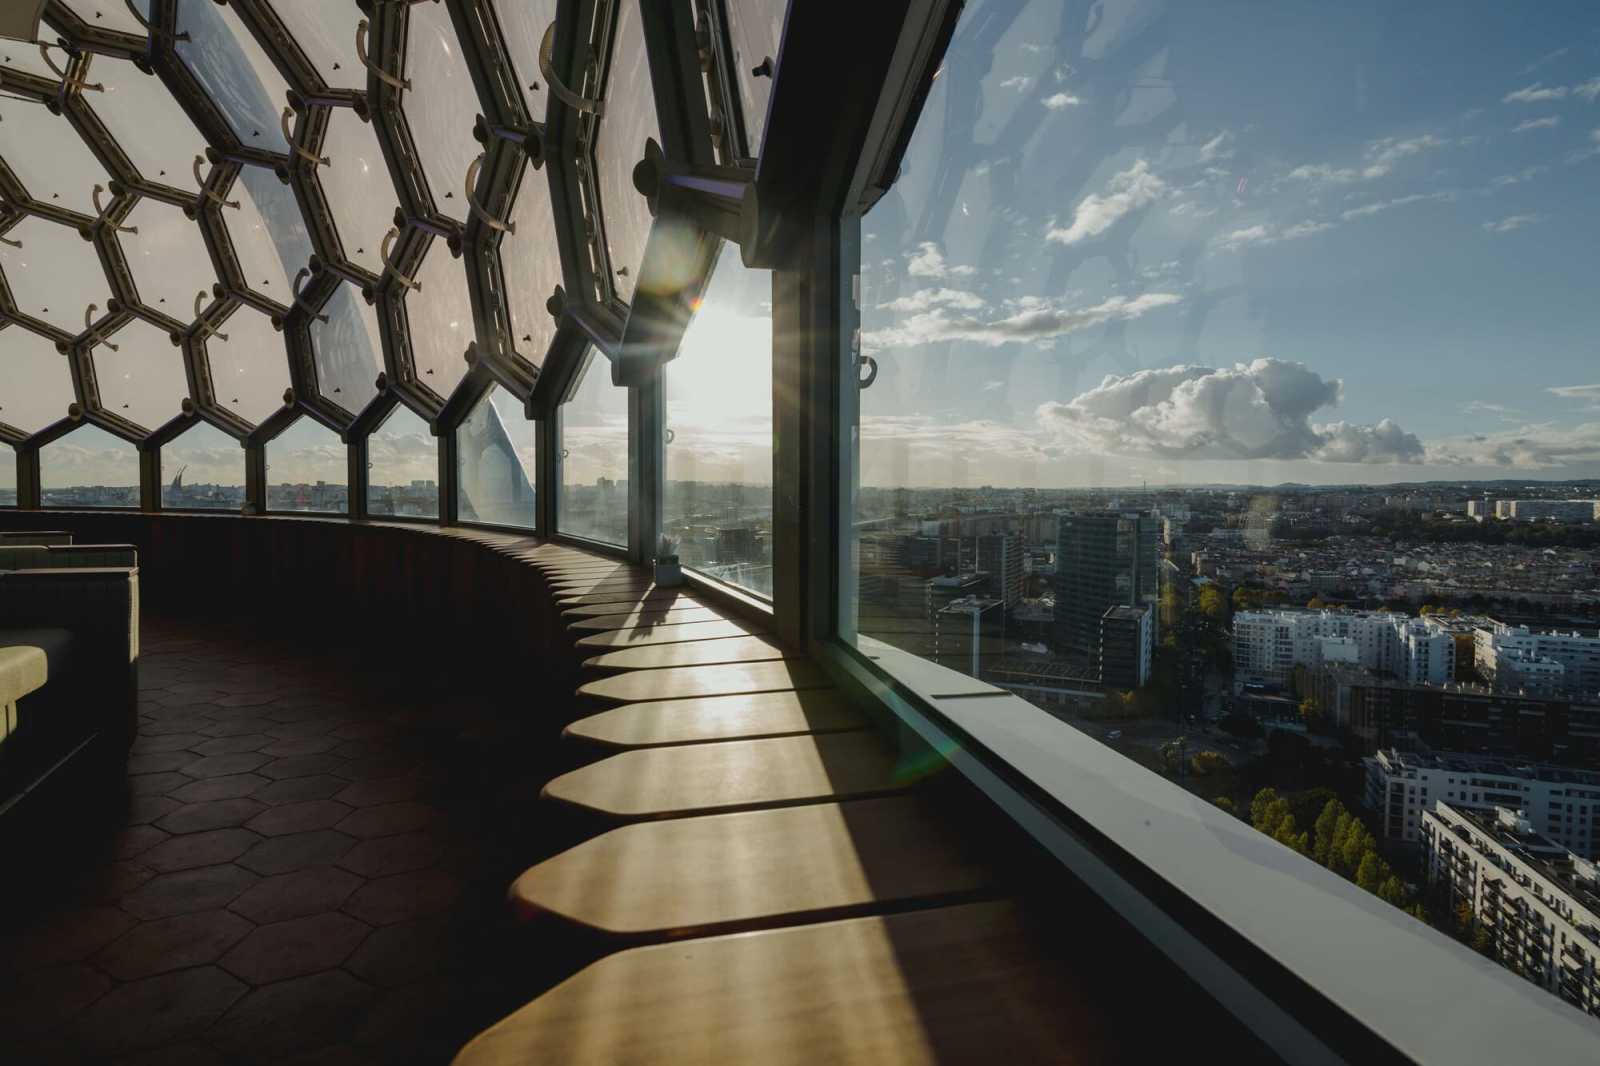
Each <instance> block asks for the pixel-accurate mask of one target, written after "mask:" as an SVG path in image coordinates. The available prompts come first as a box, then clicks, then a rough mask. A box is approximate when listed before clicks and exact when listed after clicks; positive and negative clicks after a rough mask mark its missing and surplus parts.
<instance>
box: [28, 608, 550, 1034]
mask: <svg viewBox="0 0 1600 1066" xmlns="http://www.w3.org/2000/svg"><path fill="white" fill-rule="evenodd" d="M143 636H144V655H143V658H142V660H141V668H140V670H141V673H140V686H141V692H140V713H141V732H140V736H139V739H138V741H137V742H136V744H135V745H134V748H133V754H132V757H131V758H130V760H129V764H128V771H129V777H128V798H127V802H126V809H125V810H112V811H110V812H109V813H108V814H106V815H105V817H102V818H99V819H98V820H97V821H94V822H92V823H91V825H90V828H89V829H88V830H87V831H78V832H81V835H82V837H83V839H82V840H81V841H77V840H74V841H72V842H71V846H70V847H69V852H70V853H71V854H72V855H74V856H77V857H78V862H77V867H76V868H75V869H69V870H65V871H62V870H56V871H53V872H51V873H48V874H46V873H40V874H39V876H40V877H41V878H44V877H48V878H50V880H48V881H46V882H43V883H41V884H40V885H39V886H37V887H38V888H39V891H38V892H37V893H35V895H36V896H37V897H41V898H42V900H43V902H37V901H36V902H34V903H31V904H27V905H24V906H23V907H22V908H21V909H20V912H14V913H13V914H11V915H10V916H8V917H7V918H6V919H5V921H6V925H5V927H4V928H3V929H0V1044H4V1045H5V1051H4V1053H3V1054H0V1058H3V1059H4V1060H5V1061H6V1062H7V1063H18V1064H22V1063H33V1062H58V1061H59V1062H114V1063H124V1062H126V1063H130V1064H131V1063H139V1064H146V1063H187V1064H201V1063H216V1062H294V1063H307V1064H309V1063H329V1064H332V1063H341V1064H343V1063H362V1062H373V1063H404V1062H447V1061H448V1060H449V1058H450V1056H451V1054H452V1053H453V1052H454V1050H455V1049H456V1048H457V1047H459V1046H460V1044H461V1043H462V1041H463V1040H464V1039H465V1038H466V1037H468V1036H470V1035H471V1034H472V1033H473V1032H475V1031H476V1030H477V1029H479V1028H481V1027H482V1026H483V1025H485V1024H487V1023H488V1022H490V1021H492V1020H494V1019H495V1018H497V1017H499V1016H500V1015H502V1014H504V1013H505V1012H506V1011H507V1010H509V1009H511V1008H512V1007H514V1006H515V1005H517V1004H518V1003H520V1002H521V1001H522V999H523V998H525V996H524V995H523V991H522V990H520V989H518V988H517V987H516V985H517V980H516V979H515V978H514V977H512V976H510V975H511V974H514V973H516V972H517V967H516V966H515V964H514V958H513V953H512V950H511V949H510V948H509V947H508V940H507V930H506V928H505V923H506V916H505V907H504V902H503V898H504V893H505V888H506V885H507V884H508V883H509V882H510V880H511V878H512V877H513V876H515V874H516V873H517V872H518V871H520V870H521V869H522V868H523V867H524V866H525V865H527V862H528V861H529V850H530V848H531V845H530V843H529V838H530V835H531V830H530V828H529V826H528V824H527V823H528V821H530V820H531V815H532V811H533V809H534V797H535V796H536V794H537V783H538V782H539V781H542V780H543V776H544V775H542V774H541V773H540V772H539V770H538V769H537V768H532V767H527V766H525V765H523V763H522V761H521V760H520V758H519V756H518V754H517V753H518V752H519V751H526V746H525V745H524V744H523V738H522V737H521V736H520V734H519V728H518V726H517V725H516V722H515V716H514V715H513V714H511V713H509V711H508V709H506V708H500V707H495V706H493V701H492V700H489V699H486V698H484V697H482V696H481V695H478V696H474V697H471V698H464V697H462V696H461V695H459V694H457V695H454V696H451V695H440V693H449V692H450V689H451V685H452V682H451V681H450V679H449V678H448V676H447V672H446V671H445V670H443V669H442V668H441V669H436V670H428V669H423V668H421V667H426V666H428V665H430V664H427V663H425V662H424V663H418V661H417V658H416V655H415V653H410V654H406V655H401V656H392V655H387V656H386V655H378V654H373V653H364V652H357V651H353V650H351V649H348V648H337V647H331V646H329V645H328V644H327V643H326V642H325V641H321V640H317V641H312V640H309V639H306V638H299V639H296V638H293V637H289V638H284V637H277V638H267V637H263V636H262V635H260V634H257V633H252V632H248V631H245V630H242V629H239V628H236V627H227V626H223V627H218V626H215V625H202V624H180V623H173V622H166V621H162V620H160V619H152V618H148V617H147V618H146V619H145V620H144V633H143ZM308 644H309V645H311V646H309V647H308V646H307V645H308ZM432 665H435V666H437V665H438V664H432ZM80 845H81V846H80ZM0 865H4V864H0ZM5 876H6V877H8V878H11V877H14V876H17V875H16V873H15V872H8V873H7V874H6V875H5ZM13 1053H15V1056H16V1057H13Z"/></svg>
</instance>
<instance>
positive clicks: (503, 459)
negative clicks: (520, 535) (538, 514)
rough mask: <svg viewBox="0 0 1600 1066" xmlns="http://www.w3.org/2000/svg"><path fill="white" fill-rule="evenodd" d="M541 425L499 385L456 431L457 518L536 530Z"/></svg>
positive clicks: (464, 520)
mask: <svg viewBox="0 0 1600 1066" xmlns="http://www.w3.org/2000/svg"><path fill="white" fill-rule="evenodd" d="M538 436H539V434H538V424H537V423H535V422H531V421H529V420H528V418H527V416H525V415H524V414H523V411H522V402H521V401H520V400H518V399H517V398H516V397H515V396H513V395H511V394H510V393H509V392H507V391H505V390H504V389H502V388H501V387H500V386H498V385H496V386H495V387H494V388H493V389H491V390H490V391H489V394H488V395H487V396H485V397H484V398H483V399H482V400H479V401H478V406H477V407H475V408H473V410H472V414H471V415H469V416H468V417H467V420H466V421H465V422H464V423H462V425H461V428H460V429H459V430H457V431H456V452H457V467H456V471H457V477H458V482H457V496H456V512H457V514H458V515H459V516H460V518H461V521H463V522H488V523H490V524H492V525H497V526H520V527H522V528H523V529H532V528H533V526H534V488H533V487H534V482H535V481H536V480H537V478H538V473H537V471H538V463H537V461H536V460H537V456H536V454H535V447H536V442H537V441H538Z"/></svg>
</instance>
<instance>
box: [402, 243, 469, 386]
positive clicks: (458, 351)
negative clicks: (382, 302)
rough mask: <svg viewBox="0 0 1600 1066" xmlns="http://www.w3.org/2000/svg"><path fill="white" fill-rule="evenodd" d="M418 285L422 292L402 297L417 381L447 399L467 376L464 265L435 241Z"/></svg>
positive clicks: (419, 274) (419, 273) (420, 273)
mask: <svg viewBox="0 0 1600 1066" xmlns="http://www.w3.org/2000/svg"><path fill="white" fill-rule="evenodd" d="M417 281H418V282H420V283H421V285H422V288H421V289H418V290H417V291H415V292H408V293H407V294H406V317H407V321H408V322H409V323H410V325H411V356H412V359H413V360H414V361H415V362H416V366H417V378H418V379H419V380H420V381H421V382H422V383H423V384H424V385H426V386H428V388H430V389H432V390H433V391H434V392H436V393H438V394H439V395H440V396H441V397H445V396H449V395H450V391H451V390H452V389H454V388H455V387H456V382H458V381H460V380H461V378H462V376H463V375H464V374H466V372H467V360H466V351H467V345H468V344H470V343H472V339H473V330H472V297H471V295H470V294H469V293H468V292H467V271H466V265H465V264H464V263H462V261H461V260H459V259H457V258H455V257H454V256H453V255H451V254H450V248H449V246H448V245H446V244H445V243H444V241H442V240H439V239H438V238H435V239H434V241H433V243H432V244H430V245H429V246H428V251H427V252H426V253H425V255H424V256H423V259H422V268H421V269H420V270H418V271H417Z"/></svg>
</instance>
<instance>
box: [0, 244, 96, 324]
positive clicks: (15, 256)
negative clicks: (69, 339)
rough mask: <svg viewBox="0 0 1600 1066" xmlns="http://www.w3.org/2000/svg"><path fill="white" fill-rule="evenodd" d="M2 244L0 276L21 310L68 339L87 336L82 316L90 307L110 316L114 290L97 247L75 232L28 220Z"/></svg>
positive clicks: (0, 249) (0, 246)
mask: <svg viewBox="0 0 1600 1066" xmlns="http://www.w3.org/2000/svg"><path fill="white" fill-rule="evenodd" d="M5 237H6V240H8V241H17V242H19V243H20V244H21V245H22V247H20V248H13V247H11V246H10V245H9V244H0V271H4V272H5V276H6V284H7V285H9V286H11V298H12V301H13V302H14V303H15V304H16V307H17V310H19V311H21V312H22V313H23V314H25V315H32V316H33V317H34V318H37V319H39V320H41V321H43V322H48V323H49V324H50V325H52V326H55V327H57V328H59V329H64V330H66V331H67V332H68V333H73V334H77V333H82V332H83V312H84V309H85V308H86V307H88V306H89V305H90V304H94V305H95V306H96V307H97V308H98V310H97V311H96V312H95V317H97V318H98V317H99V316H100V315H103V314H105V313H106V300H108V299H109V298H110V297H111V287H110V286H109V285H107V284H106V276H105V273H104V272H103V271H102V270H101V269H100V257H99V256H97V255H96V254H95V251H94V245H92V244H90V243H89V242H88V241H86V240H84V239H83V238H82V237H80V236H79V235H78V231H77V230H76V229H74V228H72V227H71V226H63V225H60V224H58V223H55V222H48V221H46V220H45V219H42V218H38V217H36V216H33V215H30V216H28V217H27V218H25V219H23V220H22V221H21V222H18V223H17V224H16V225H15V226H12V227H11V228H10V229H9V230H7V231H6V234H5Z"/></svg>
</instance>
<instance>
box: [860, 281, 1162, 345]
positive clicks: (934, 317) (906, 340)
mask: <svg viewBox="0 0 1600 1066" xmlns="http://www.w3.org/2000/svg"><path fill="white" fill-rule="evenodd" d="M1180 299H1181V297H1179V296H1176V295H1174V294H1172V293H1165V292H1149V293H1144V294H1142V295H1140V296H1135V297H1134V298H1133V299H1131V300H1130V299H1128V298H1127V297H1124V296H1113V297H1111V298H1110V299H1109V300H1105V301H1102V302H1101V303H1098V304H1095V305H1094V306H1092V307H1084V308H1067V307H1062V306H1059V305H1056V304H1053V303H1050V302H1048V301H1044V300H1038V299H1028V300H1022V301H1018V302H1017V303H1016V304H1015V305H1013V310H1012V313H1011V314H1008V315H1005V316H1002V317H998V318H987V319H985V318H978V317H977V316H974V315H957V314H952V313H951V311H950V309H949V308H948V307H946V306H931V307H930V308H929V309H928V310H926V311H920V312H917V313H915V314H912V315H910V316H909V317H907V318H905V319H904V320H902V321H900V322H898V323H896V324H895V325H893V326H891V327H889V328H888V329H880V330H869V331H867V332H865V333H863V334H862V338H861V344H862V348H863V349H864V350H865V351H868V352H875V351H882V350H884V349H888V348H915V347H919V346H921V345H925V344H939V343H943V342H946V341H965V342H968V343H971V344H982V345H985V346H987V347H990V348H998V347H999V346H1000V345H1002V344H1027V343H1032V342H1035V341H1045V340H1050V339H1052V338H1054V337H1059V336H1062V335H1064V334H1067V333H1073V332H1076V331H1077V330H1080V329H1088V328H1090V327H1091V326H1100V325H1104V324H1106V323H1108V322H1122V321H1128V320H1130V319H1135V318H1139V317H1141V316H1143V315H1146V314H1148V313H1149V312H1151V311H1154V310H1157V309H1158V308H1162V307H1169V306H1171V305H1172V304H1175V303H1178V302H1179V300H1180Z"/></svg>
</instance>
